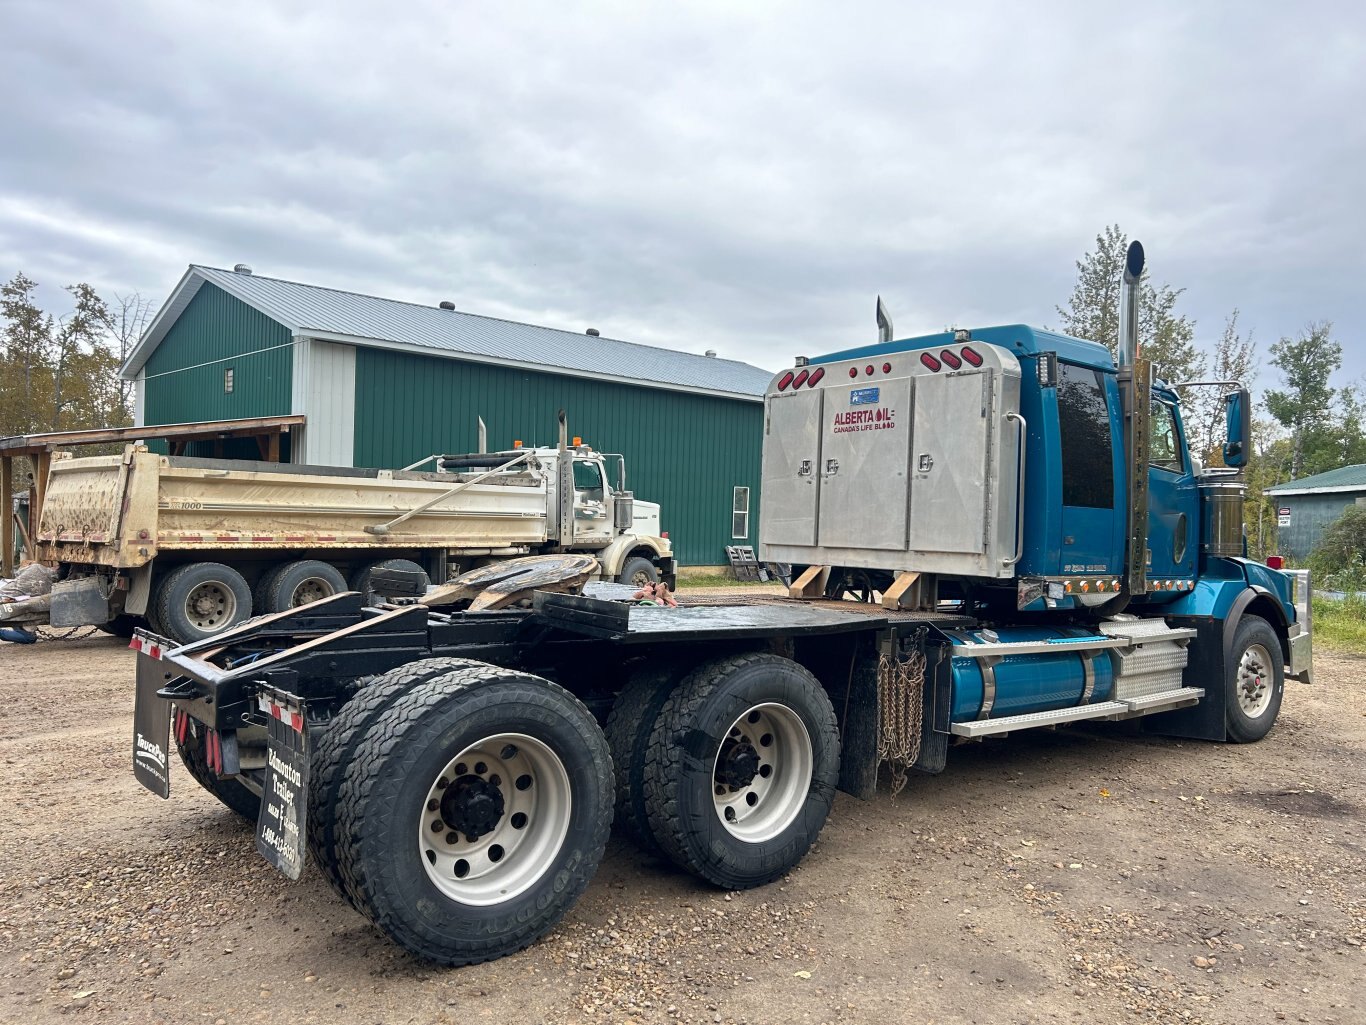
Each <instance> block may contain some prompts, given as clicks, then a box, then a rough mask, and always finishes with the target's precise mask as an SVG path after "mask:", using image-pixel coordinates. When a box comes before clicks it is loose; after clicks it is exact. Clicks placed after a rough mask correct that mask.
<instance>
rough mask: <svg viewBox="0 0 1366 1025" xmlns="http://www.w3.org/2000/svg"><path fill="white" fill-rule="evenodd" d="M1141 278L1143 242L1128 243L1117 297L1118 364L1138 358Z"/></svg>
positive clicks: (1128, 363)
mask: <svg viewBox="0 0 1366 1025" xmlns="http://www.w3.org/2000/svg"><path fill="white" fill-rule="evenodd" d="M1142 278H1143V243H1142V242H1139V241H1138V240H1137V239H1135V240H1134V241H1133V242H1130V243H1129V251H1128V253H1126V254H1125V257H1124V287H1123V290H1122V292H1121V293H1120V299H1119V361H1118V362H1119V365H1120V366H1122V367H1127V366H1129V365H1131V364H1132V363H1133V361H1134V360H1135V359H1137V358H1138V289H1139V283H1140V282H1141V281H1142Z"/></svg>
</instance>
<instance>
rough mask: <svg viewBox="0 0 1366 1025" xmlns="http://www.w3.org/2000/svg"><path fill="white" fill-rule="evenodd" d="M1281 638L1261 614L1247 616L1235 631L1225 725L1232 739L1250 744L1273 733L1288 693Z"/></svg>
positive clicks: (1226, 683) (1226, 670) (1227, 675)
mask: <svg viewBox="0 0 1366 1025" xmlns="http://www.w3.org/2000/svg"><path fill="white" fill-rule="evenodd" d="M1282 661H1283V659H1282V657H1281V639H1280V638H1279V637H1278V636H1276V631H1275V629H1274V628H1273V627H1272V626H1271V624H1270V623H1268V622H1267V621H1266V620H1265V619H1262V618H1261V617H1260V616H1244V617H1243V618H1242V620H1241V621H1239V623H1238V627H1237V629H1236V630H1234V633H1233V649H1232V652H1231V653H1230V656H1229V660H1228V664H1227V665H1226V666H1225V667H1224V694H1225V716H1224V717H1225V724H1226V727H1227V730H1228V737H1229V740H1232V741H1234V742H1235V743H1239V744H1251V743H1253V742H1255V741H1258V740H1261V739H1262V738H1263V737H1265V736H1266V735H1267V734H1268V733H1270V732H1271V727H1272V726H1274V725H1275V724H1276V716H1278V715H1279V714H1280V711H1281V699H1282V698H1283V697H1284V695H1285V667H1284V666H1283V665H1282Z"/></svg>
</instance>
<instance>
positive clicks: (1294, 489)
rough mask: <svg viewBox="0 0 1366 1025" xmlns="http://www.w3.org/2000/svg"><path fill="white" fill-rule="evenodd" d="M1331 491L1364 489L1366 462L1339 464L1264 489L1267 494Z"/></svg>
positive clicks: (1365, 484)
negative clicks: (1348, 464) (1329, 468)
mask: <svg viewBox="0 0 1366 1025" xmlns="http://www.w3.org/2000/svg"><path fill="white" fill-rule="evenodd" d="M1333 491H1366V463H1357V464H1355V465H1353V466H1339V467H1338V468H1337V469H1336V470H1326V471H1324V472H1323V473H1316V474H1314V475H1313V476H1310V477H1301V478H1300V479H1299V480H1288V481H1286V482H1285V483H1284V484H1277V485H1276V486H1275V487H1271V488H1267V489H1266V493H1267V494H1268V495H1321V494H1325V493H1329V492H1333Z"/></svg>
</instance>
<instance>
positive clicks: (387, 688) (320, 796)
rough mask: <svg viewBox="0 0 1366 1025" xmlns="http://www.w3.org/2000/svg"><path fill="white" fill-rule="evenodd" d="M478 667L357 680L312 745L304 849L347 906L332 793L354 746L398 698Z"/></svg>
mask: <svg viewBox="0 0 1366 1025" xmlns="http://www.w3.org/2000/svg"><path fill="white" fill-rule="evenodd" d="M481 665H484V663H482V662H476V661H474V660H473V659H468V658H428V659H423V660H422V661H420V662H410V663H408V664H407V665H405V666H400V667H399V668H397V669H391V670H390V671H389V672H387V673H383V674H381V675H379V676H375V677H370V678H368V679H365V680H361V681H358V686H357V688H356V694H355V696H354V697H353V698H351V700H350V701H348V702H347V703H346V704H345V705H343V706H342V708H341V711H339V712H338V713H337V714H336V715H335V716H333V718H332V721H331V722H329V723H328V724H327V728H326V729H325V730H322V731H321V737H320V738H319V739H318V741H317V742H316V743H315V744H314V747H313V752H312V755H311V756H310V759H309V761H310V766H309V774H308V850H309V853H310V854H311V855H312V856H313V862H314V864H316V865H317V866H318V868H319V870H320V871H321V872H322V874H323V875H324V876H325V877H326V879H327V881H328V883H329V884H330V885H331V887H332V889H333V890H335V891H336V892H337V895H338V896H340V897H341V898H342V899H343V900H345V901H346V902H347V903H348V904H349V903H351V896H350V894H348V893H347V892H346V886H345V884H343V882H342V878H341V871H340V870H339V869H338V867H337V851H336V842H337V795H338V794H339V793H340V792H341V786H342V782H343V780H344V779H345V778H346V770H347V769H348V768H349V767H350V765H351V761H352V759H353V758H354V757H355V754H356V748H358V747H360V744H361V742H362V741H363V740H364V739H365V738H366V736H367V735H368V733H369V730H370V727H371V725H372V724H373V723H374V721H375V720H376V719H377V718H379V715H380V713H381V712H383V711H384V710H385V709H386V708H388V707H389V705H390V704H392V703H393V700H394V699H395V698H397V697H398V696H399V695H400V694H405V693H407V692H408V691H410V690H412V688H413V687H415V686H417V685H418V684H420V683H426V682H427V681H428V680H431V679H434V678H435V677H438V676H444V675H445V674H447V673H450V672H453V671H454V670H457V669H469V668H471V667H473V666H481Z"/></svg>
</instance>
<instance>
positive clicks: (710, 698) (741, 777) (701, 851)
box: [645, 653, 839, 890]
mask: <svg viewBox="0 0 1366 1025" xmlns="http://www.w3.org/2000/svg"><path fill="white" fill-rule="evenodd" d="M838 780H839V732H838V730H837V728H836V725H835V712H834V709H833V708H832V707H831V705H830V699H829V697H828V696H827V695H826V693H825V690H824V689H823V688H822V687H821V685H820V683H819V682H818V681H817V680H816V678H815V677H814V676H812V675H811V673H809V672H808V671H807V670H806V669H805V668H803V667H802V666H800V665H798V664H797V663H795V662H793V661H791V660H790V659H786V658H782V657H780V656H777V655H770V654H766V653H753V654H747V655H735V656H731V657H729V658H723V659H719V660H717V661H714V662H710V663H707V664H706V665H703V666H701V667H700V668H698V669H697V670H695V671H694V672H692V673H691V674H689V675H688V676H687V677H686V678H685V679H684V680H683V681H682V682H681V683H680V684H679V686H678V687H677V689H675V690H674V692H673V693H672V694H671V695H670V697H669V700H668V701H667V702H666V703H665V705H664V708H663V710H662V711H661V712H660V716H659V720H658V722H657V723H656V724H655V729H654V733H653V735H652V736H651V738H650V751H649V755H648V757H647V759H646V766H645V790H646V811H647V814H648V816H649V822H650V831H651V833H652V834H653V835H654V837H655V839H656V840H657V841H658V842H659V845H660V846H661V847H662V848H664V851H665V852H666V853H667V854H668V855H669V856H670V857H671V858H672V859H673V860H674V862H675V863H676V864H678V866H679V867H680V868H683V869H686V870H687V871H689V872H692V873H694V874H695V875H698V876H701V877H702V878H703V879H706V880H708V881H709V882H712V883H715V884H716V885H717V886H722V887H725V888H727V889H737V890H738V889H744V888H746V887H751V886H761V885H763V884H764V883H767V882H770V881H772V880H774V879H776V878H778V877H779V876H781V875H782V874H783V873H784V872H786V871H788V870H789V869H791V868H792V867H793V866H794V865H796V864H797V863H798V862H799V861H801V859H802V858H803V857H804V856H805V855H806V852H807V851H808V850H809V849H810V847H811V845H812V844H813V843H814V842H815V840H816V836H817V835H818V834H819V833H820V831H821V827H822V826H824V825H825V820H826V817H827V816H828V815H829V813H830V805H831V803H832V802H833V800H834V797H835V785H836V783H837V782H838Z"/></svg>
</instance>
